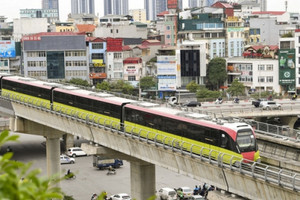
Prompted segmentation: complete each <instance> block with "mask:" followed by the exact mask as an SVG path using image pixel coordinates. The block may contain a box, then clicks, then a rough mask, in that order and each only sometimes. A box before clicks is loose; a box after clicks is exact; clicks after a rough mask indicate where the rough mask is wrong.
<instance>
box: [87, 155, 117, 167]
mask: <svg viewBox="0 0 300 200" xmlns="http://www.w3.org/2000/svg"><path fill="white" fill-rule="evenodd" d="M122 165H123V160H120V159H114V158H107V157H103V156H96V155H94V156H93V166H94V167H97V168H98V169H104V168H107V167H109V166H112V167H113V168H119V167H121V166H122Z"/></svg>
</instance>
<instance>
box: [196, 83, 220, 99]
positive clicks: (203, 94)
mask: <svg viewBox="0 0 300 200" xmlns="http://www.w3.org/2000/svg"><path fill="white" fill-rule="evenodd" d="M196 96H197V98H199V99H205V98H218V97H220V96H222V93H221V92H220V91H211V90H209V89H207V88H206V87H201V86H200V89H199V90H198V91H197V92H196Z"/></svg>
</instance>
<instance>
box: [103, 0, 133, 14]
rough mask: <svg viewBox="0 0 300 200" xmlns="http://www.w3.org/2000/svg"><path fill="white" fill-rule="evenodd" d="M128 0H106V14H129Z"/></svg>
mask: <svg viewBox="0 0 300 200" xmlns="http://www.w3.org/2000/svg"><path fill="white" fill-rule="evenodd" d="M128 10H129V7H128V0H104V15H128Z"/></svg>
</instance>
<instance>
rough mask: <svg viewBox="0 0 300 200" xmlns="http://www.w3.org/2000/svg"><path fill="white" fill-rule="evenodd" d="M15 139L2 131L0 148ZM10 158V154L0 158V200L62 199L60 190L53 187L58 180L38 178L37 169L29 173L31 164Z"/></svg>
mask: <svg viewBox="0 0 300 200" xmlns="http://www.w3.org/2000/svg"><path fill="white" fill-rule="evenodd" d="M17 139H18V136H15V135H14V136H9V132H8V131H3V132H2V133H1V134H0V147H1V146H3V144H4V143H6V142H9V141H16V140H17ZM12 156H13V153H12V152H7V153H5V154H4V155H2V156H0V188H1V190H0V199H15V200H35V199H39V200H50V199H63V197H64V196H63V193H62V192H61V189H60V188H58V187H54V186H53V184H55V183H57V182H58V181H60V178H55V177H52V178H51V179H47V178H43V177H42V178H40V177H38V175H39V174H40V170H39V169H35V170H32V171H29V168H30V167H31V163H28V164H25V163H22V162H19V161H13V160H11V158H12Z"/></svg>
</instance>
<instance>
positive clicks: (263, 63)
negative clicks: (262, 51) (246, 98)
mask: <svg viewBox="0 0 300 200" xmlns="http://www.w3.org/2000/svg"><path fill="white" fill-rule="evenodd" d="M227 70H228V75H229V76H231V78H230V80H229V81H228V84H229V85H230V84H231V82H232V81H233V80H234V79H235V78H239V81H240V82H241V83H243V84H244V86H245V87H246V89H247V90H250V89H255V90H256V91H257V92H259V91H260V92H262V91H274V92H275V93H281V89H280V85H279V67H278V60H277V59H254V58H249V59H245V58H228V59H227Z"/></svg>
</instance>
